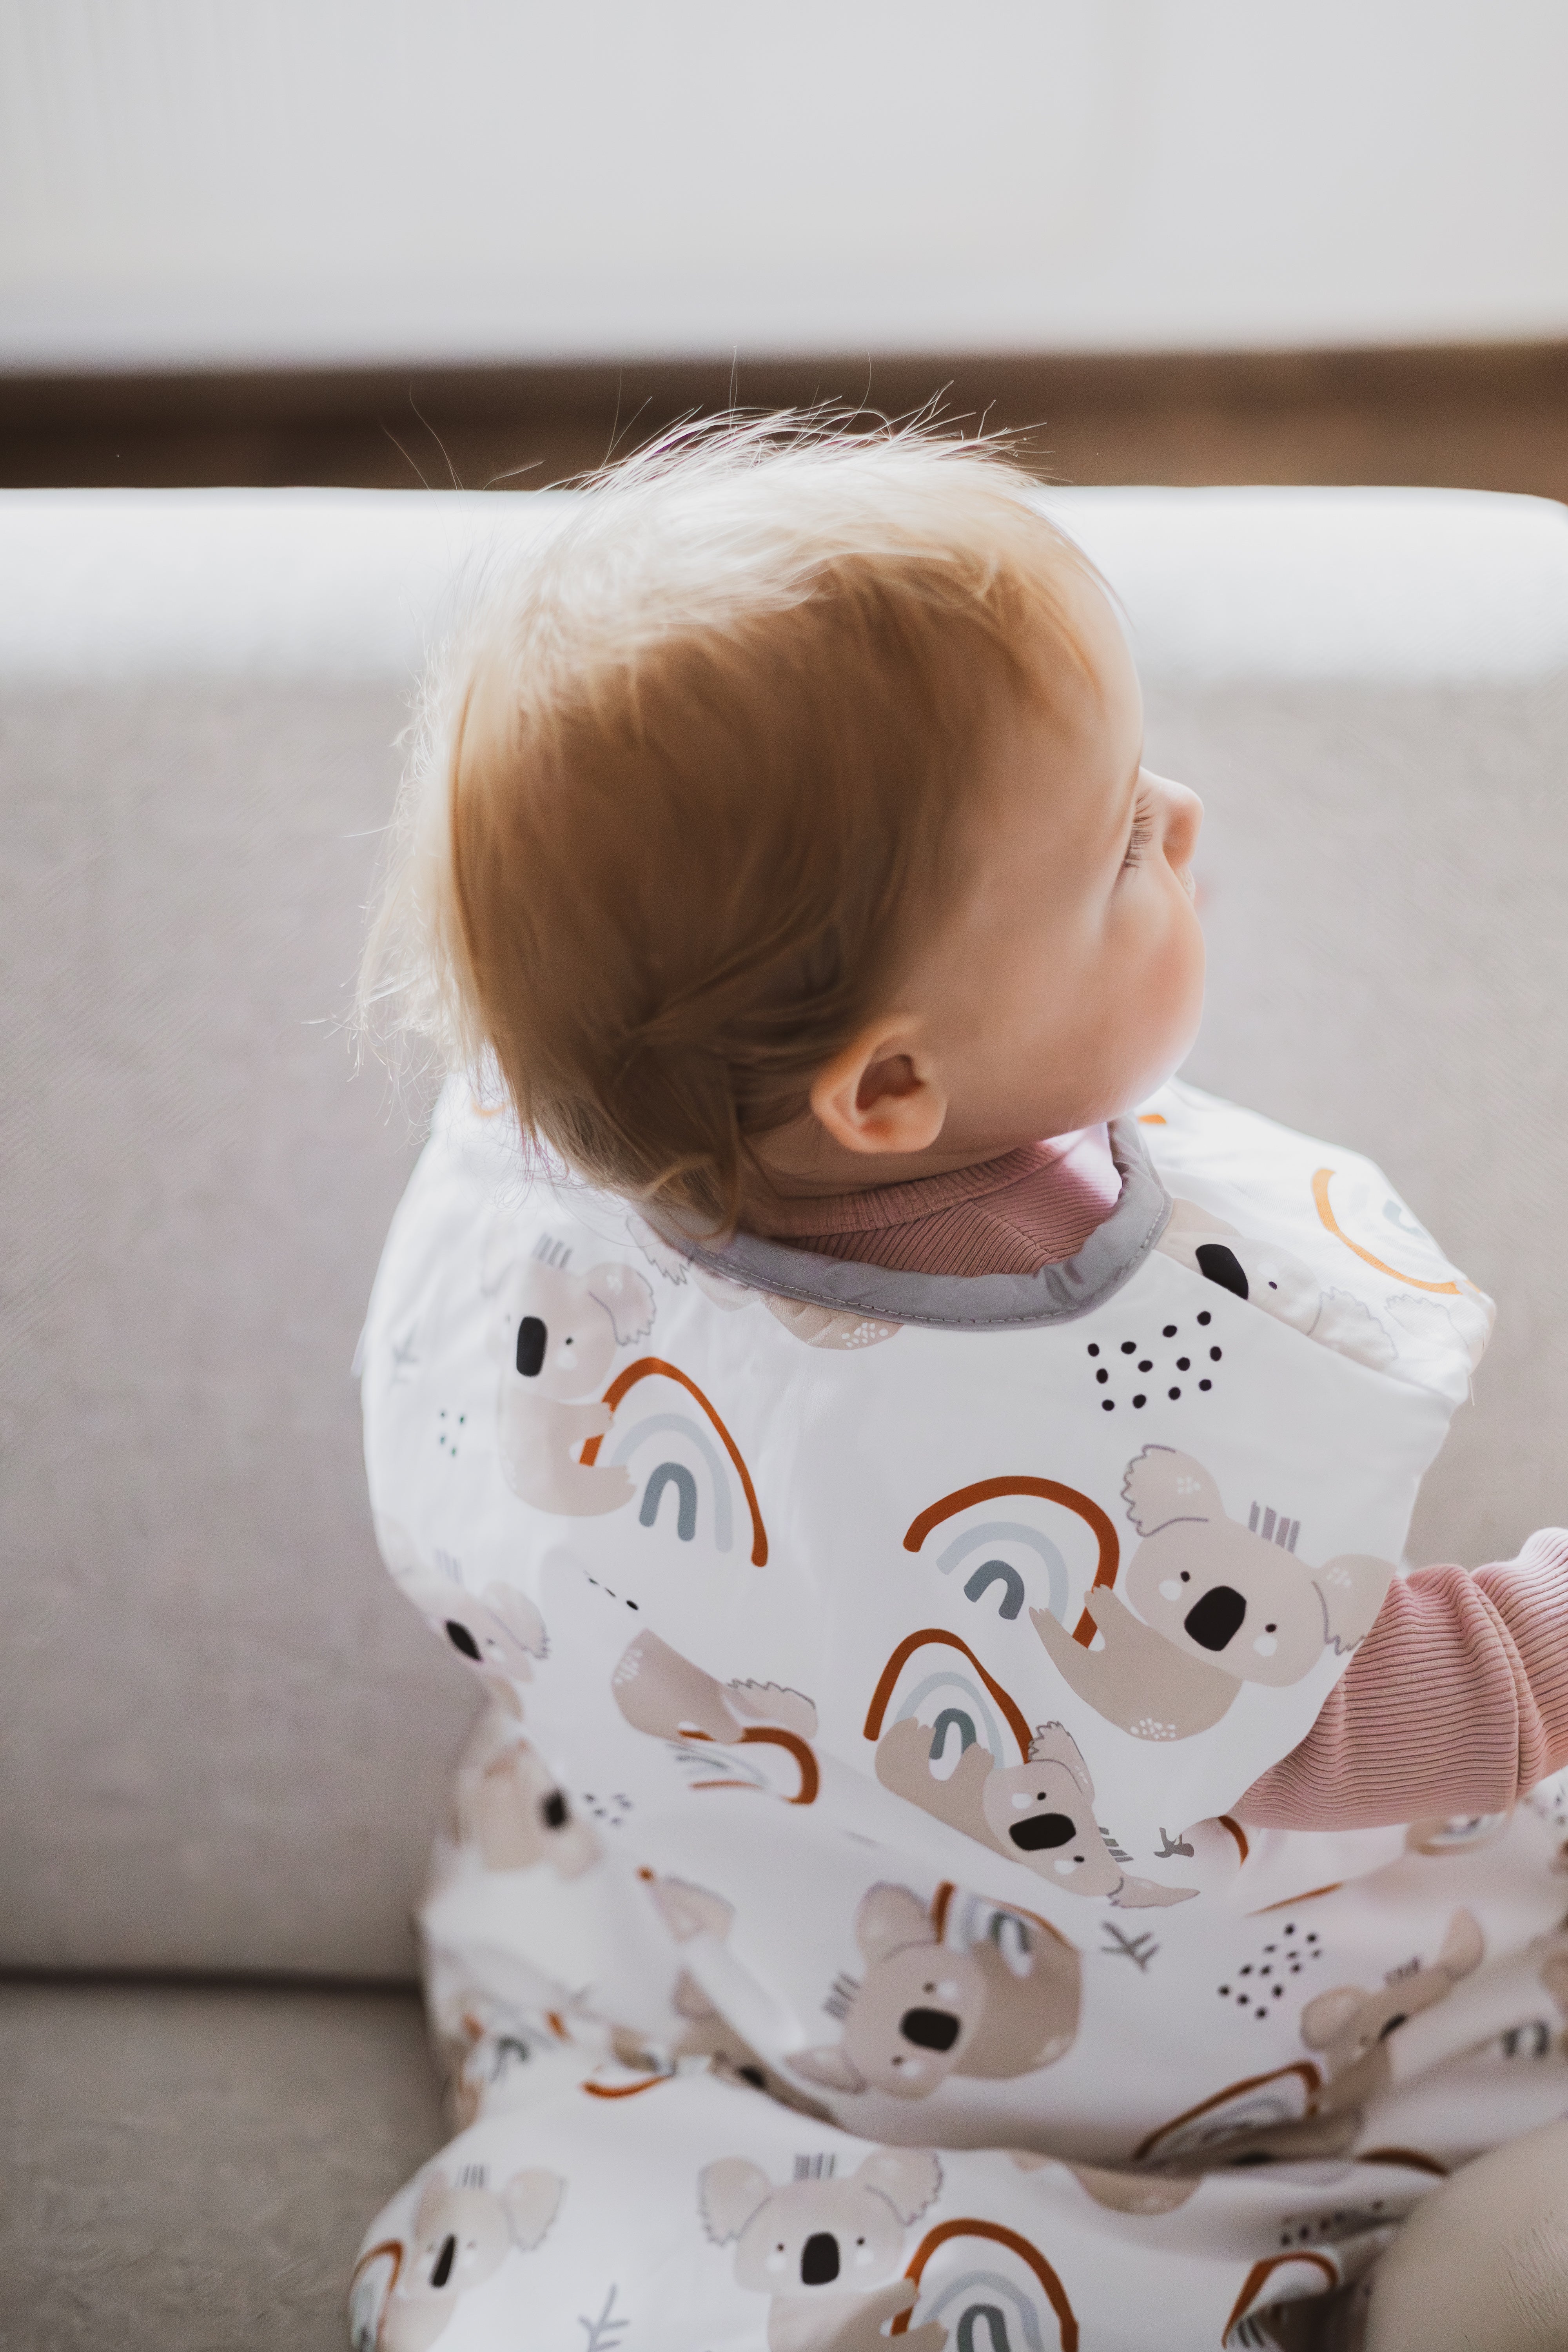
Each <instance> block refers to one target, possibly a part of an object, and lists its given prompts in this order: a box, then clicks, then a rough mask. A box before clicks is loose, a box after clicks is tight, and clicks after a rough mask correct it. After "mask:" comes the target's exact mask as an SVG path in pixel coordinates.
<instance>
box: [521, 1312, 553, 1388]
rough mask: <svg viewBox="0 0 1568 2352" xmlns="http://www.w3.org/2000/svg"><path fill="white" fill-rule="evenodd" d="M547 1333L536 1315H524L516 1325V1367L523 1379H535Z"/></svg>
mask: <svg viewBox="0 0 1568 2352" xmlns="http://www.w3.org/2000/svg"><path fill="white" fill-rule="evenodd" d="M546 1337H547V1334H546V1332H545V1328H544V1326H543V1324H542V1322H541V1321H540V1319H539V1318H538V1316H537V1315H525V1316H524V1317H523V1318H522V1320H521V1323H520V1324H519V1325H518V1327H517V1369H518V1370H519V1371H520V1372H521V1374H522V1377H523V1379H524V1380H525V1381H532V1380H537V1379H538V1377H539V1373H540V1370H541V1368H542V1365H543V1362H544V1342H545V1339H546Z"/></svg>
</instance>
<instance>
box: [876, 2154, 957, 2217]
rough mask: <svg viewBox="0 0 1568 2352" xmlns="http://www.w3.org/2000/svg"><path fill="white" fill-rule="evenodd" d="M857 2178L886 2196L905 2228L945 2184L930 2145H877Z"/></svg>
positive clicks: (880, 2195) (940, 2167) (940, 2168)
mask: <svg viewBox="0 0 1568 2352" xmlns="http://www.w3.org/2000/svg"><path fill="white" fill-rule="evenodd" d="M855 2178H856V2179H857V2180H863V2181H864V2182H865V2184H866V2186H867V2188H868V2189H875V2190H876V2191H877V2194H878V2196H879V2197H885V2198H886V2199H887V2200H888V2202H889V2205H890V2206H891V2207H892V2209H893V2210H894V2212H895V2213H896V2214H897V2215H898V2217H899V2219H900V2221H901V2222H902V2223H903V2225H904V2227H905V2229H906V2230H907V2229H908V2228H909V2225H910V2222H911V2221H914V2219H915V2218H916V2216H917V2215H918V2214H921V2213H923V2212H924V2211H925V2209H926V2207H927V2206H928V2205H929V2204H930V2203H931V2200H932V2198H933V2197H935V2196H936V2195H938V2193H939V2192H940V2190H941V2188H942V2166H941V2165H940V2164H939V2163H938V2161H937V2159H936V2158H935V2156H934V2155H933V2154H932V2152H931V2149H930V2148H929V2147H879V2148H874V2149H873V2150H872V2152H871V2154H870V2155H869V2156H868V2158H866V2160H865V2162H864V2164H861V2165H858V2166H857V2168H856V2171H855Z"/></svg>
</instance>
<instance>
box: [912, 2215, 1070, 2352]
mask: <svg viewBox="0 0 1568 2352" xmlns="http://www.w3.org/2000/svg"><path fill="white" fill-rule="evenodd" d="M950 2238H985V2239H988V2240H989V2241H990V2242H991V2243H992V2245H994V2246H1005V2247H1006V2249H1007V2251H1008V2252H1009V2253H1011V2254H1016V2255H1017V2256H1018V2258H1019V2260H1020V2261H1021V2262H1024V2263H1027V2264H1028V2267H1029V2268H1030V2270H1032V2271H1033V2272H1034V2273H1035V2276H1036V2277H1037V2279H1038V2280H1039V2283H1040V2284H1041V2286H1042V2287H1043V2288H1044V2289H1045V2293H1046V2299H1047V2302H1048V2303H1049V2305H1050V2306H1051V2309H1052V2310H1053V2311H1054V2312H1055V2313H1056V2315H1057V2335H1058V2342H1059V2343H1060V2346H1061V2352H1078V2320H1077V2317H1076V2315H1074V2312H1073V2307H1072V2305H1071V2304H1070V2303H1069V2302H1068V2298H1067V2289H1066V2288H1065V2287H1064V2286H1063V2284H1062V2283H1061V2281H1060V2279H1059V2278H1058V2276H1057V2274H1056V2273H1055V2271H1054V2270H1053V2269H1052V2268H1051V2266H1050V2264H1049V2263H1048V2262H1047V2260H1046V2258H1045V2256H1044V2254H1042V2253H1041V2252H1040V2251H1039V2248H1038V2247H1037V2246H1032V2245H1031V2244H1030V2243H1029V2241H1028V2240H1027V2238H1025V2237H1022V2236H1020V2235H1019V2233H1018V2231H1016V2230H1008V2229H1005V2228H1004V2227H1003V2225H1002V2223H1001V2222H1000V2221H973V2220H959V2221H939V2222H938V2224H937V2226H936V2228H935V2229H934V2230H931V2231H928V2232H927V2233H926V2235H925V2236H924V2237H923V2238H922V2239H921V2242H920V2244H919V2245H918V2246H917V2247H916V2249H915V2252H914V2258H913V2260H912V2261H911V2262H910V2266H909V2268H908V2270H907V2271H906V2272H905V2273H904V2276H905V2277H906V2278H907V2279H909V2280H910V2282H911V2283H912V2284H913V2285H914V2286H916V2287H917V2288H918V2287H919V2285H920V2283H921V2278H922V2277H923V2276H924V2274H925V2267H926V2264H927V2263H929V2262H930V2260H931V2256H932V2255H933V2254H934V2253H935V2252H936V2251H937V2249H938V2247H939V2246H944V2245H945V2244H946V2243H947V2242H948V2240H949V2239H950ZM913 2310H914V2305H912V2304H911V2305H910V2309H909V2310H908V2311H900V2314H899V2315H898V2317H897V2318H896V2319H895V2320H894V2322H893V2324H892V2326H891V2327H889V2330H888V2333H889V2336H907V2335H908V2334H909V2332H910V2317H911V2315H912V2314H913Z"/></svg>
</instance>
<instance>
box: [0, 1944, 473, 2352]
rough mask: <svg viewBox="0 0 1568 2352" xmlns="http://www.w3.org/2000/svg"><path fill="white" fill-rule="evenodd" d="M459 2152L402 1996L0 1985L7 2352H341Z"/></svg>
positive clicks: (419, 2026)
mask: <svg viewBox="0 0 1568 2352" xmlns="http://www.w3.org/2000/svg"><path fill="white" fill-rule="evenodd" d="M443 2137H445V2134H444V2131H443V2128H442V2125H441V2119H440V2114H439V2106H438V2102H437V2090H436V2079H435V2074H434V2071H433V2068H432V2065H431V2063H430V2058H429V2054H428V2051H427V2048H426V2040H425V2030H424V2020H423V2016H422V2013H421V2011H420V2006H419V2002H418V2000H417V1998H416V1995H415V1994H413V1993H412V1992H410V1991H408V1990H385V1991H382V1990H376V1991H371V1992H366V1991H349V1990H343V1991H337V1990H332V1991H307V1990H291V1989H281V1988H279V1989H267V1988H261V1989H258V1988H256V1987H254V1986H252V1987H238V1986H233V1987H227V1986H226V1987H221V1988H217V1987H206V1988H197V1987H194V1986H193V1987H181V1986H177V1985H162V1986H151V1985H146V1984H141V1985H137V1984H120V1985H112V1984H105V1983H96V1984H89V1983H80V1982H78V1983H71V1982H69V1981H66V1980H61V1981H58V1982H57V1983H53V1984H48V1983H28V1984H21V1983H16V1982H11V1983H7V1984H4V1985H0V2150H3V2157H0V2166H3V2169H4V2176H5V2188H4V2193H3V2195H0V2344H4V2345H8V2346H15V2347H16V2352H22V2347H26V2352H86V2347H100V2346H108V2345H113V2346H114V2347H116V2352H230V2347H232V2352H342V2346H343V2343H344V2342H345V2340H346V2336H345V2329H346V2322H345V2319H344V2298H345V2296H346V2294H347V2288H348V2279H349V2274H350V2273H351V2271H352V2269H353V2258H354V2254H355V2252H356V2251H357V2249H358V2245H359V2242H360V2238H361V2236H362V2234H363V2230H364V2227H365V2223H366V2221H367V2220H368V2218H369V2217H370V2216H371V2215H372V2214H373V2213H374V2212H375V2210H377V2208H378V2207H379V2206H380V2205H381V2204H382V2203H383V2201H384V2200H385V2198H386V2197H387V2196H389V2195H390V2194H391V2192H392V2190H393V2189H395V2188H397V2187H398V2186H399V2185H400V2183H401V2182H403V2181H404V2180H405V2179H407V2178H408V2176H409V2175H410V2174H411V2173H412V2172H413V2171H415V2170H416V2168H417V2167H418V2165H419V2164H420V2163H421V2162H422V2161H423V2160H424V2158H426V2156H428V2155H431V2154H432V2153H434V2151H435V2149H436V2148H437V2147H438V2146H439V2145H440V2143H441V2140H442V2139H443Z"/></svg>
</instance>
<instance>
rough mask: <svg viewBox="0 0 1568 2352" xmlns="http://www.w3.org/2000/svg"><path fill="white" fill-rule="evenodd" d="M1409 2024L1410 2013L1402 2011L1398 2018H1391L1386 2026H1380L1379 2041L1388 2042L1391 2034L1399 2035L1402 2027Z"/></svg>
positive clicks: (1378, 2030) (1378, 2031)
mask: <svg viewBox="0 0 1568 2352" xmlns="http://www.w3.org/2000/svg"><path fill="white" fill-rule="evenodd" d="M1409 2022H1410V2020H1409V2015H1408V2013H1407V2012H1406V2011H1405V2010H1403V2009H1402V2010H1401V2011H1400V2012H1399V2014H1398V2016H1397V2017H1391V2018H1390V2019H1389V2021H1388V2022H1387V2024H1386V2025H1380V2026H1379V2027H1378V2029H1377V2038H1378V2040H1379V2041H1380V2042H1386V2041H1387V2039H1388V2037H1389V2035H1390V2034H1391V2033H1397V2032H1398V2031H1399V2029H1400V2027H1401V2026H1402V2025H1408V2023H1409Z"/></svg>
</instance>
